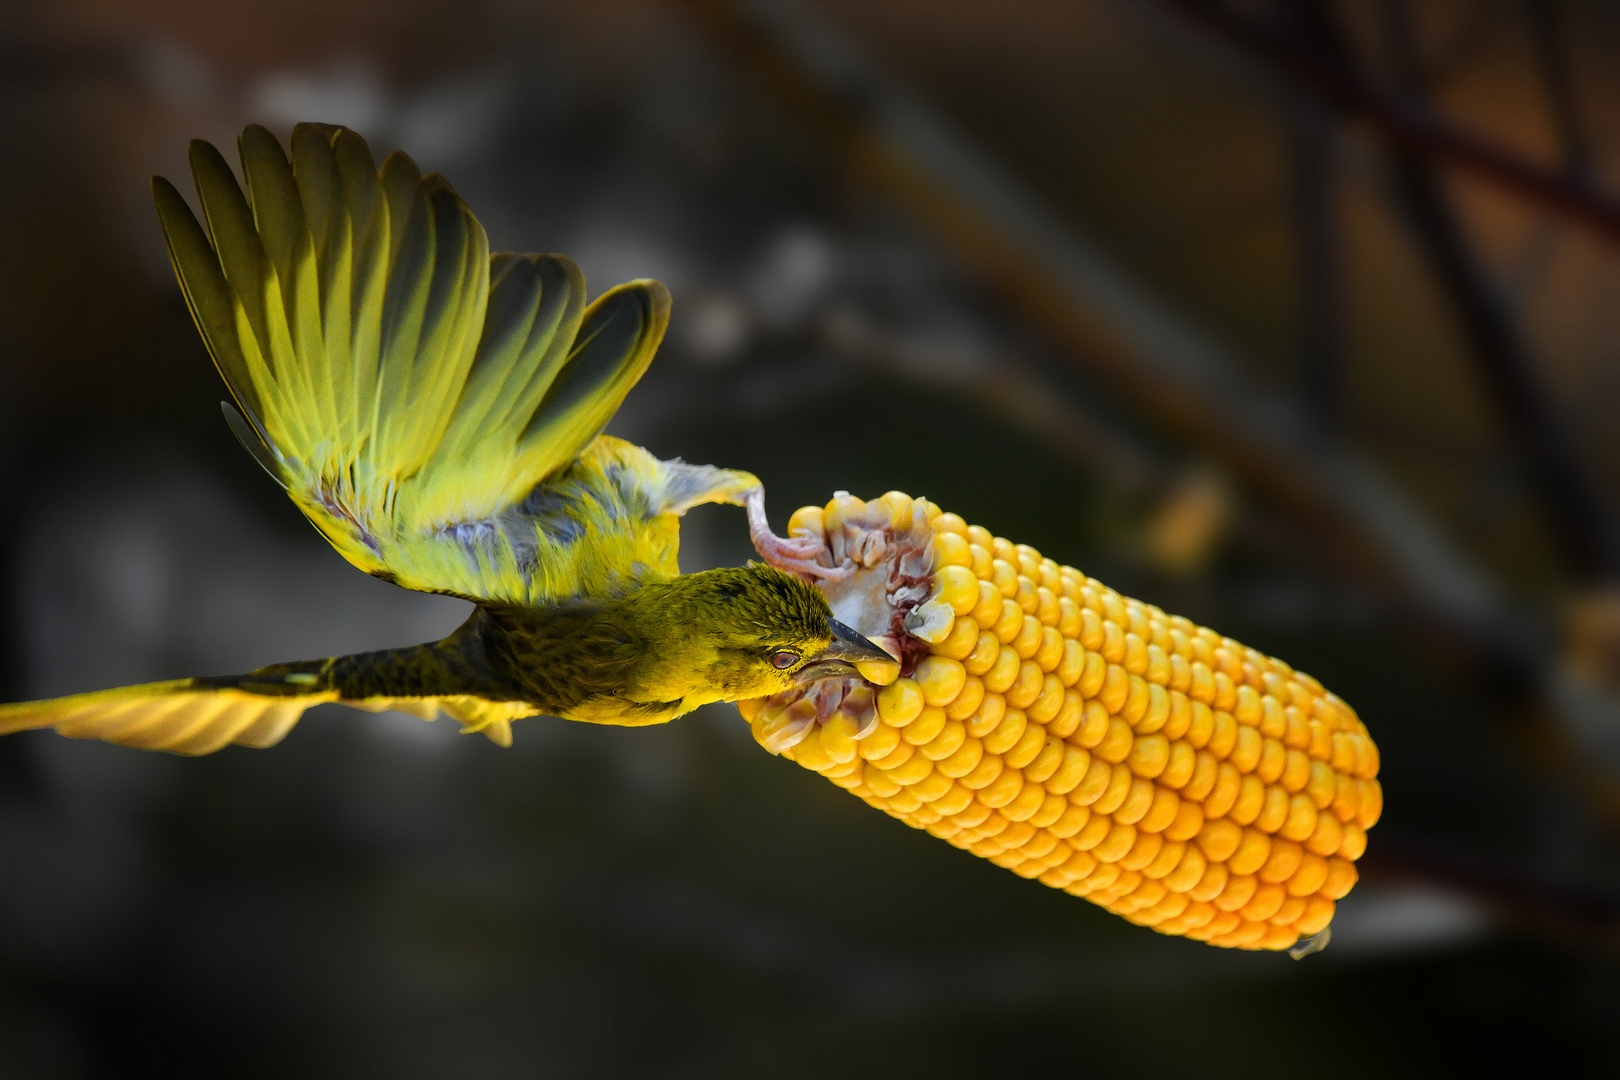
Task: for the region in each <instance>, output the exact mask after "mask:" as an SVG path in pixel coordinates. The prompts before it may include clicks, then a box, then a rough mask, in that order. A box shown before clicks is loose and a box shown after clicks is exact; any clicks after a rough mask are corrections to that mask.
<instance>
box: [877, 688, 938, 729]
mask: <svg viewBox="0 0 1620 1080" xmlns="http://www.w3.org/2000/svg"><path fill="white" fill-rule="evenodd" d="M925 704H927V703H926V702H925V701H924V700H923V695H922V688H921V687H919V686H918V685H917V682H916V680H915V679H896V680H895V681H894V682H892V683H890V684H889V685H888V686H885V687H884V688H883V689H881V690H879V691H878V694H877V710H878V716H880V717H882V718H883V722H884V723H886V724H891V725H893V726H894V727H897V728H898V727H905V726H906V725H907V724H909V723H911V722H912V721H913V720H915V719H917V716H918V714H920V713H921V712H922V711H923V706H924V705H925Z"/></svg>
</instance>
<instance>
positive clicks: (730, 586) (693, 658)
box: [632, 563, 892, 705]
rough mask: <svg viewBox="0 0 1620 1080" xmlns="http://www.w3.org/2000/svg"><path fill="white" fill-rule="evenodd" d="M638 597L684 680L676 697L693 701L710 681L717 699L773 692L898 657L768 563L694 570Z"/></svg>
mask: <svg viewBox="0 0 1620 1080" xmlns="http://www.w3.org/2000/svg"><path fill="white" fill-rule="evenodd" d="M632 602H633V603H636V604H637V606H640V607H642V609H643V610H642V612H641V619H640V621H641V622H642V625H643V626H644V627H646V628H647V629H649V630H651V631H653V632H652V634H650V635H649V636H653V637H656V638H659V639H661V640H663V641H665V642H667V643H668V644H667V645H666V646H665V648H664V650H663V651H664V653H665V658H666V659H667V661H668V662H667V664H666V665H664V666H665V667H666V668H667V670H668V677H669V678H670V679H671V682H672V684H674V683H680V684H684V685H682V686H681V687H680V689H681V693H680V694H679V695H677V694H675V693H673V692H672V693H671V694H670V697H671V698H674V697H676V696H680V697H683V698H684V699H685V700H686V701H687V702H688V703H690V704H692V705H695V704H698V703H699V701H698V698H699V696H700V695H702V691H701V689H700V688H701V687H705V686H711V687H713V688H714V689H715V691H717V692H716V693H714V694H713V696H706V699H707V700H711V701H712V700H722V701H736V700H738V699H741V698H753V697H765V696H768V695H770V694H774V693H778V692H780V691H782V690H786V689H788V688H789V687H791V686H794V685H802V684H804V683H806V682H810V681H813V680H815V679H821V678H827V677H830V676H838V675H846V674H847V675H854V674H855V667H854V665H855V663H856V662H858V661H862V660H889V659H892V658H891V657H890V656H889V655H888V654H887V653H886V652H884V651H883V650H882V649H880V648H878V647H877V646H876V645H874V644H872V643H871V642H870V641H868V640H867V639H866V638H864V637H862V636H861V635H860V634H859V633H857V632H856V631H854V630H852V629H850V628H849V627H847V626H845V625H843V624H842V623H840V622H838V621H837V620H836V619H834V618H833V617H832V610H831V609H830V608H829V607H828V606H827V599H826V597H825V596H823V595H822V594H821V591H820V590H819V589H817V588H816V587H815V586H813V585H809V584H806V583H805V582H803V581H801V580H800V579H799V578H797V577H794V576H793V575H792V574H787V573H784V572H783V571H781V570H778V569H776V568H775V567H771V566H766V565H763V564H761V563H750V564H749V565H748V566H745V567H734V568H727V569H720V570H708V571H705V572H703V573H701V574H692V575H689V576H687V577H683V578H681V579H679V580H678V582H672V583H670V585H669V586H668V587H667V588H663V589H660V588H650V589H646V590H643V593H642V594H641V595H640V596H638V597H636V598H635V599H634V600H633V601H632ZM649 623H651V624H654V625H653V626H649V625H648V624H649ZM671 689H672V691H673V690H674V686H673V685H672V687H671Z"/></svg>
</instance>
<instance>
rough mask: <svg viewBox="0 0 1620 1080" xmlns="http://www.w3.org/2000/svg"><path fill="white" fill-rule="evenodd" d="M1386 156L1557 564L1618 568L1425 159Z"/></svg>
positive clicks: (1402, 27) (1402, 61) (1411, 75)
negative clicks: (1525, 478) (1521, 462)
mask: <svg viewBox="0 0 1620 1080" xmlns="http://www.w3.org/2000/svg"><path fill="white" fill-rule="evenodd" d="M1383 11H1384V15H1385V18H1384V19H1383V22H1384V24H1385V30H1386V33H1387V36H1388V38H1389V48H1390V50H1391V53H1392V55H1393V58H1394V60H1395V67H1396V70H1397V73H1398V75H1399V77H1401V78H1403V80H1405V81H1406V83H1407V87H1408V89H1409V90H1412V89H1414V88H1415V85H1416V66H1417V57H1416V54H1415V50H1414V46H1413V43H1412V40H1411V34H1410V27H1409V26H1408V25H1407V23H1406V12H1405V10H1404V8H1402V7H1401V5H1399V4H1391V3H1386V4H1384V5H1383ZM1345 63H1346V65H1347V66H1348V64H1349V63H1350V61H1349V60H1348V59H1346V61H1345ZM1390 155H1391V158H1392V165H1393V179H1394V191H1395V196H1396V200H1397V203H1398V205H1399V207H1400V209H1401V212H1402V214H1403V215H1404V217H1405V218H1406V221H1407V224H1408V227H1409V228H1410V229H1411V231H1412V235H1413V236H1414V237H1415V238H1416V240H1417V242H1418V246H1419V249H1420V251H1421V253H1422V254H1423V257H1424V258H1425V260H1426V261H1427V262H1428V264H1429V269H1430V271H1431V272H1432V273H1433V274H1434V276H1435V278H1436V280H1437V281H1438V282H1439V283H1440V286H1441V288H1442V290H1443V292H1444V294H1445V296H1446V299H1447V301H1448V302H1449V304H1450V306H1451V307H1452V309H1453V312H1454V314H1455V316H1456V318H1457V321H1458V322H1459V324H1460V325H1461V327H1462V329H1463V332H1464V334H1465V335H1466V336H1467V338H1468V341H1469V344H1470V345H1471V346H1472V352H1473V355H1474V358H1475V361H1476V363H1477V366H1478V369H1479V373H1480V376H1481V378H1482V381H1483V382H1484V384H1485V388H1486V390H1487V392H1488V393H1489V394H1490V397H1491V400H1492V402H1493V403H1494V405H1495V407H1496V409H1497V411H1498V413H1499V414H1500V415H1501V416H1502V418H1503V420H1504V421H1505V422H1506V424H1507V425H1508V427H1509V428H1510V429H1511V431H1512V433H1513V436H1514V438H1515V441H1517V442H1518V444H1519V446H1520V449H1521V452H1522V453H1523V455H1524V457H1525V460H1526V463H1527V466H1528V469H1529V472H1530V476H1531V488H1532V491H1533V493H1534V495H1535V497H1536V498H1537V499H1539V500H1540V501H1541V503H1542V506H1543V510H1544V512H1545V514H1546V516H1547V520H1548V522H1549V524H1550V526H1551V529H1552V532H1553V536H1554V540H1555V542H1556V543H1557V544H1558V547H1559V549H1560V551H1561V552H1562V554H1563V557H1564V560H1565V562H1566V563H1567V564H1568V565H1569V566H1570V568H1571V569H1572V570H1573V571H1574V572H1575V573H1576V574H1577V575H1578V576H1581V577H1583V578H1588V579H1590V578H1597V577H1605V576H1612V575H1614V574H1615V573H1617V572H1620V546H1617V545H1616V543H1615V537H1614V533H1613V527H1612V524H1611V522H1610V521H1609V520H1608V515H1607V514H1606V512H1605V510H1604V507H1603V504H1602V501H1601V499H1600V498H1599V497H1598V495H1597V492H1596V490H1595V489H1594V488H1593V486H1592V484H1591V483H1590V481H1589V480H1588V479H1587V477H1586V470H1585V468H1584V466H1583V465H1582V463H1581V461H1580V458H1579V456H1578V455H1577V454H1576V453H1575V451H1574V449H1573V448H1572V447H1571V446H1570V445H1569V441H1568V439H1567V437H1566V435H1565V425H1564V424H1563V423H1562V422H1561V421H1560V420H1559V418H1558V415H1557V411H1556V409H1555V408H1554V406H1553V404H1552V402H1551V400H1550V399H1549V396H1548V394H1547V393H1546V391H1545V390H1544V388H1543V387H1542V385H1541V380H1540V379H1539V378H1538V377H1537V374H1536V369H1535V364H1534V362H1533V360H1532V359H1531V357H1530V352H1529V348H1528V347H1527V346H1526V344H1525V342H1524V338H1523V335H1522V334H1521V333H1520V332H1519V329H1518V327H1517V326H1516V325H1515V323H1514V320H1513V317H1512V315H1511V314H1510V313H1509V311H1508V310H1507V307H1506V305H1505V304H1504V303H1503V302H1502V300H1501V298H1500V297H1499V296H1498V295H1497V294H1496V290H1495V289H1494V287H1493V286H1492V284H1491V282H1490V280H1489V279H1488V278H1487V276H1486V274H1485V272H1484V270H1483V269H1482V268H1481V266H1480V262H1479V259H1478V257H1477V256H1476V255H1475V253H1474V251H1473V249H1472V245H1471V244H1470V243H1469V240H1468V237H1467V235H1466V234H1465V233H1464V231H1463V228H1462V226H1461V224H1460V222H1459V221H1458V217H1457V213H1456V210H1455V208H1454V207H1453V206H1452V204H1451V200H1450V199H1449V198H1447V196H1446V194H1445V192H1444V191H1443V190H1442V189H1441V187H1440V184H1439V182H1438V180H1437V178H1436V176H1435V174H1434V170H1433V167H1432V165H1431V163H1430V162H1429V160H1428V159H1427V158H1425V157H1423V156H1422V155H1420V154H1416V153H1413V152H1412V151H1411V150H1410V149H1409V148H1408V147H1407V146H1405V145H1404V144H1393V145H1392V146H1391V147H1390Z"/></svg>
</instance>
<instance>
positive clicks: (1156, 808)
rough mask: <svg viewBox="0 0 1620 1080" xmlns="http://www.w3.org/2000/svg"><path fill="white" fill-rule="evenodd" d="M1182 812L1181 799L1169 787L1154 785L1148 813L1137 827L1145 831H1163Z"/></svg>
mask: <svg viewBox="0 0 1620 1080" xmlns="http://www.w3.org/2000/svg"><path fill="white" fill-rule="evenodd" d="M1180 812H1181V799H1180V798H1179V797H1178V796H1177V795H1176V793H1175V792H1173V791H1171V790H1170V789H1169V788H1163V787H1158V786H1156V785H1155V786H1154V788H1153V802H1152V803H1151V804H1150V805H1149V806H1148V809H1147V813H1145V814H1143V815H1142V820H1141V821H1139V822H1137V827H1138V828H1140V829H1142V830H1143V831H1144V832H1152V833H1157V832H1163V831H1164V830H1165V829H1167V828H1169V827H1170V826H1171V825H1172V824H1174V823H1175V820H1176V816H1177V815H1178V814H1179V813H1180Z"/></svg>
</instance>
